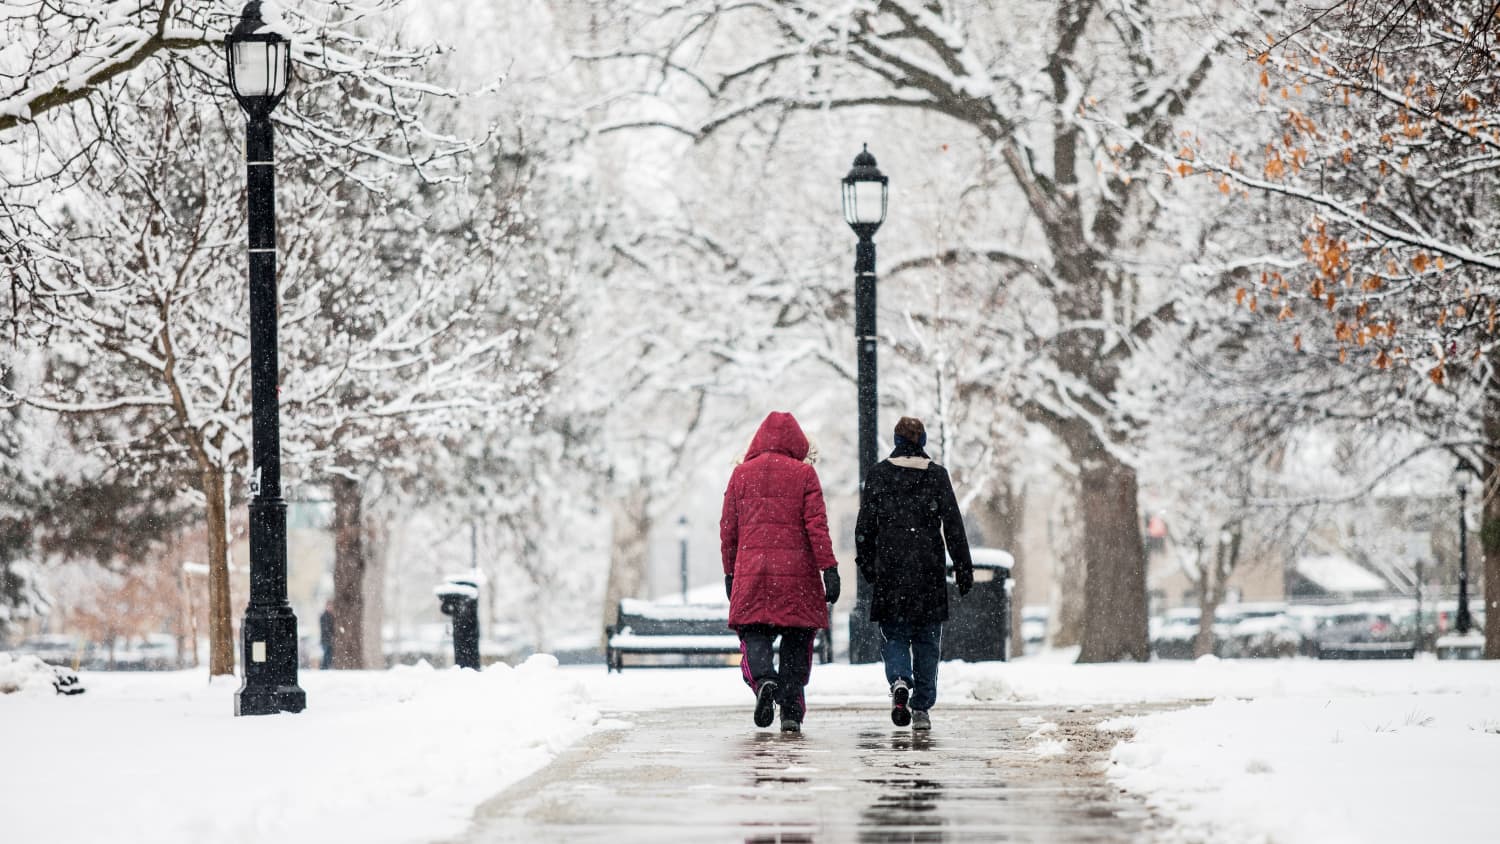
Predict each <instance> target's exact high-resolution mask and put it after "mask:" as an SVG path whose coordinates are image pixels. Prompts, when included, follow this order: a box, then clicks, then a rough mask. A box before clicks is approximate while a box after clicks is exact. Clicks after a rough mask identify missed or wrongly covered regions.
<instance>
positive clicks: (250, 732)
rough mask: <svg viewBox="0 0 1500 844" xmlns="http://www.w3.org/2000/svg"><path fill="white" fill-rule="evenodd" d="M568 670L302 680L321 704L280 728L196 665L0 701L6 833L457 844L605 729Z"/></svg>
mask: <svg viewBox="0 0 1500 844" xmlns="http://www.w3.org/2000/svg"><path fill="white" fill-rule="evenodd" d="M556 666H557V663H556V660H554V659H552V658H551V657H544V656H539V657H533V658H532V659H531V660H529V661H528V662H526V663H525V664H523V665H521V666H519V667H517V668H515V669H511V668H508V667H506V666H503V665H502V666H495V667H492V668H489V669H486V670H485V671H484V672H483V673H475V672H472V671H461V670H457V669H453V670H445V671H436V670H433V669H432V668H430V667H428V666H425V665H423V666H419V667H416V668H398V669H395V670H392V671H388V672H316V671H314V672H305V673H303V674H302V677H301V679H302V685H303V688H305V689H306V690H307V694H308V709H307V711H306V712H303V713H301V714H299V715H278V716H268V717H247V718H234V717H232V715H231V713H232V711H233V694H234V691H235V690H236V689H237V688H238V686H239V683H238V681H237V680H231V679H228V678H226V679H225V680H221V681H216V682H214V683H212V684H209V683H206V682H205V680H204V677H203V675H202V674H201V673H199V672H192V673H173V674H165V675H162V674H155V675H153V674H90V675H89V676H88V678H87V681H88V683H89V689H90V693H89V694H87V695H84V696H82V697H80V698H78V699H76V700H71V701H69V705H68V706H58V705H56V704H55V703H54V702H53V701H51V700H46V701H45V702H43V701H42V699H41V698H38V697H35V696H29V695H28V696H20V695H8V696H4V697H0V748H3V751H0V752H3V754H4V757H5V759H6V764H5V765H3V766H0V794H4V795H6V801H5V802H6V804H7V809H6V813H5V814H6V820H5V835H4V837H5V839H6V840H11V841H46V840H57V836H58V835H62V836H63V838H66V839H67V840H72V841H152V842H178V841H182V842H187V841H214V842H218V843H219V844H232V843H233V842H242V841H243V842H263V841H284V842H292V841H364V842H406V841H431V840H439V839H442V838H445V837H451V836H454V835H456V834H458V833H460V832H461V831H462V830H463V829H464V827H465V825H466V824H467V822H468V820H469V818H470V816H471V814H472V812H473V809H474V807H475V806H476V805H478V804H479V803H480V802H481V801H483V800H485V799H487V798H489V797H491V796H493V795H494V794H495V793H497V792H498V791H500V790H501V789H503V788H504V787H505V786H507V785H509V784H510V783H512V782H514V781H516V780H518V779H520V778H521V777H523V776H525V775H527V774H529V773H531V772H532V771H534V770H536V769H537V768H539V767H541V766H542V765H544V764H546V763H547V762H548V761H550V760H551V759H552V758H553V757H554V756H555V755H556V754H557V753H558V751H559V750H561V749H562V748H564V747H566V746H567V745H568V744H569V743H571V742H573V741H574V740H576V739H577V738H579V737H581V736H583V735H584V734H586V733H587V732H588V731H590V730H591V729H593V728H594V726H595V724H596V723H597V722H598V720H599V716H598V713H597V712H596V711H595V710H594V708H593V707H592V706H591V705H590V704H589V703H588V702H587V700H586V696H585V694H584V693H583V691H582V690H581V689H580V688H579V686H578V684H577V682H575V680H574V679H572V678H571V677H570V676H569V675H567V674H566V673H564V672H562V671H559V670H557V668H556ZM601 670H602V669H601ZM48 694H49V695H50V694H51V690H50V687H49V689H48ZM80 808H82V809H83V811H80Z"/></svg>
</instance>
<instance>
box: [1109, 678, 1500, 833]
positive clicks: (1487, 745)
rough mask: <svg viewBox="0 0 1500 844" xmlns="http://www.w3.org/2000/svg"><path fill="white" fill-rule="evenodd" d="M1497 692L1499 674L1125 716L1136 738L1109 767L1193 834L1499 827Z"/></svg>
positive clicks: (1480, 830) (1449, 830)
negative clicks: (1444, 685)
mask: <svg viewBox="0 0 1500 844" xmlns="http://www.w3.org/2000/svg"><path fill="white" fill-rule="evenodd" d="M1490 674H1491V675H1493V674H1494V672H1490ZM1497 704H1500V682H1497V681H1496V680H1495V679H1494V678H1493V676H1492V678H1491V679H1490V680H1489V681H1488V682H1486V683H1482V684H1479V685H1477V686H1476V687H1475V688H1474V689H1472V690H1470V691H1469V692H1467V693H1465V694H1462V695H1460V694H1415V695H1413V694H1378V695H1371V696H1366V697H1324V696H1319V697H1288V698H1277V699H1268V700H1256V701H1243V700H1230V699H1225V700H1218V701H1215V702H1213V703H1212V704H1211V705H1208V706H1202V707H1195V708H1192V709H1188V710H1183V711H1177V712H1169V713H1163V714H1158V715H1150V716H1145V717H1140V718H1134V719H1121V720H1124V721H1129V722H1132V723H1131V724H1130V726H1132V727H1133V728H1134V729H1135V731H1136V732H1135V738H1134V740H1132V741H1129V742H1126V743H1123V744H1121V745H1119V746H1117V747H1116V748H1115V751H1114V754H1113V757H1112V761H1113V766H1112V768H1111V774H1112V776H1113V777H1114V778H1115V779H1116V781H1117V782H1119V784H1120V785H1121V786H1123V787H1125V788H1127V789H1129V790H1131V791H1135V792H1138V793H1140V794H1143V795H1145V797H1146V799H1147V801H1148V802H1149V803H1150V804H1151V805H1152V806H1154V807H1155V808H1157V809H1158V810H1160V811H1161V812H1162V813H1163V814H1165V815H1167V816H1168V817H1171V818H1172V819H1174V820H1176V821H1177V822H1178V824H1179V830H1180V832H1181V833H1182V836H1183V837H1184V838H1186V839H1191V840H1202V839H1210V840H1223V841H1257V842H1259V841H1274V842H1277V844H1300V842H1307V843H1308V844H1313V842H1316V843H1317V844H1337V842H1363V843H1366V844H1367V843H1368V842H1386V841H1389V842H1402V844H1405V842H1411V841H1449V842H1480V841H1490V840H1493V838H1491V835H1492V832H1493V826H1494V822H1495V818H1496V817H1497V815H1496V809H1495V803H1494V796H1493V794H1492V791H1493V785H1492V784H1493V783H1494V782H1495V781H1496V779H1497V778H1500V714H1497V713H1500V709H1497V706H1496V705H1497Z"/></svg>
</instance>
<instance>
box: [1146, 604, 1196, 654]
mask: <svg viewBox="0 0 1500 844" xmlns="http://www.w3.org/2000/svg"><path fill="white" fill-rule="evenodd" d="M1198 616H1199V611H1198V608H1197V607H1178V608H1177V609H1171V610H1167V611H1166V612H1165V613H1162V614H1161V615H1159V616H1156V617H1155V618H1152V619H1151V622H1150V625H1151V626H1150V630H1151V652H1152V653H1153V654H1155V655H1156V658H1157V659H1192V658H1193V641H1194V640H1195V639H1197V638H1198Z"/></svg>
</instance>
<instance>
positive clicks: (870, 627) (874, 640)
mask: <svg viewBox="0 0 1500 844" xmlns="http://www.w3.org/2000/svg"><path fill="white" fill-rule="evenodd" d="M889 192H890V180H889V179H887V178H886V177H885V175H884V174H882V173H881V172H880V168H879V167H877V166H876V165H875V156H873V155H871V154H870V148H869V145H868V144H867V145H865V148H864V150H863V151H861V152H860V154H859V155H856V156H855V157H854V167H853V168H852V169H850V170H849V175H847V176H845V177H844V221H845V222H847V223H848V224H849V228H851V229H854V234H855V236H857V237H858V238H859V243H858V244H857V245H856V246H855V247H854V340H855V344H856V346H857V348H858V367H859V494H860V497H861V500H863V497H864V493H865V473H866V472H868V471H869V470H870V467H871V466H874V465H875V464H876V463H877V462H878V461H879V460H880V455H879V453H878V451H877V446H876V444H875V442H876V438H875V425H876V415H877V402H876V396H877V395H878V393H877V391H876V385H875V341H876V336H875V232H876V231H878V230H879V229H880V224H881V223H883V222H885V207H886V198H887V196H888V195H889ZM855 577H856V578H857V581H856V585H855V592H854V612H852V613H850V614H849V661H850V662H852V663H865V662H875V661H876V660H878V659H879V658H880V637H879V635H878V634H877V631H876V628H875V625H874V624H872V623H870V602H871V600H872V598H873V594H872V591H873V590H872V589H871V587H870V583H869V581H867V580H865V578H864V576H863V575H860V574H856V575H855Z"/></svg>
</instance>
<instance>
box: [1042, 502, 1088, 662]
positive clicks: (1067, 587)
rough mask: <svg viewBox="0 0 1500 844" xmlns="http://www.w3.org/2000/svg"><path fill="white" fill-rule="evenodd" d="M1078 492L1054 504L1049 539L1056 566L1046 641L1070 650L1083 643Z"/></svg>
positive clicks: (1084, 576)
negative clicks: (1077, 510) (1077, 509)
mask: <svg viewBox="0 0 1500 844" xmlns="http://www.w3.org/2000/svg"><path fill="white" fill-rule="evenodd" d="M1077 497H1078V496H1077V491H1076V489H1069V490H1068V491H1067V495H1064V496H1058V497H1056V498H1054V500H1053V506H1052V508H1051V509H1052V511H1053V515H1052V518H1051V519H1049V527H1048V531H1047V533H1048V538H1049V539H1050V540H1051V541H1050V542H1049V543H1048V544H1049V545H1051V547H1052V549H1053V552H1054V554H1055V555H1056V556H1055V557H1054V559H1055V560H1056V562H1055V563H1054V565H1053V570H1052V596H1051V600H1050V601H1049V602H1048V603H1049V604H1050V605H1051V608H1050V611H1049V613H1048V623H1047V641H1048V643H1049V644H1050V645H1051V646H1052V647H1054V648H1071V647H1076V646H1078V645H1081V644H1082V643H1083V615H1084V606H1083V603H1084V602H1083V596H1084V586H1085V584H1086V582H1087V579H1088V572H1087V570H1086V569H1085V566H1084V560H1083V542H1082V540H1081V538H1080V537H1079V525H1078V514H1077V512H1076V507H1077Z"/></svg>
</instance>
